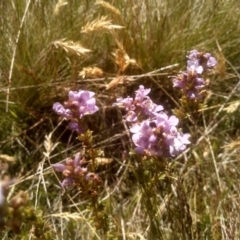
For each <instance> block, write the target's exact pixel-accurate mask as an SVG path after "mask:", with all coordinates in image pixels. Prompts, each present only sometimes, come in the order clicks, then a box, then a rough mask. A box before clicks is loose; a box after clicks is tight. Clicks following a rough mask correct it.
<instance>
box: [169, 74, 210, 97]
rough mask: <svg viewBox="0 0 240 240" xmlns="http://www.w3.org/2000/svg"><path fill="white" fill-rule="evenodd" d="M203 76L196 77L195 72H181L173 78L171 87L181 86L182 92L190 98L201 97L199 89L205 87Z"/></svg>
mask: <svg viewBox="0 0 240 240" xmlns="http://www.w3.org/2000/svg"><path fill="white" fill-rule="evenodd" d="M205 85H206V84H205V81H204V79H203V78H201V77H198V74H196V72H188V73H186V72H182V73H180V74H178V75H177V77H176V78H174V79H173V87H177V88H181V89H182V90H183V93H184V94H185V95H186V96H187V97H188V98H190V99H198V98H201V97H202V96H201V94H200V93H201V90H202V89H203V88H204V87H205Z"/></svg>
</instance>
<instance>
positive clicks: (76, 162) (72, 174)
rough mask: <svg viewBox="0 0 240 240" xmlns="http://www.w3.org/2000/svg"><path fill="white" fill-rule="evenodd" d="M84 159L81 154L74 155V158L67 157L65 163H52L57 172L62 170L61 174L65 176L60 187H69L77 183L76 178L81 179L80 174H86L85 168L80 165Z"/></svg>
mask: <svg viewBox="0 0 240 240" xmlns="http://www.w3.org/2000/svg"><path fill="white" fill-rule="evenodd" d="M83 162H84V159H83V158H82V156H81V155H79V154H77V155H75V157H74V159H71V158H68V159H67V160H66V161H65V164H62V163H55V164H52V167H53V168H54V169H55V171H57V172H62V174H63V176H64V177H65V178H64V180H63V181H62V183H61V185H62V187H69V186H71V185H74V184H75V183H78V180H79V179H81V178H80V177H81V176H85V175H86V174H87V172H88V171H87V168H85V167H82V166H81V165H82V164H83Z"/></svg>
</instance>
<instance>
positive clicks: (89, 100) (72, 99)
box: [53, 90, 99, 133]
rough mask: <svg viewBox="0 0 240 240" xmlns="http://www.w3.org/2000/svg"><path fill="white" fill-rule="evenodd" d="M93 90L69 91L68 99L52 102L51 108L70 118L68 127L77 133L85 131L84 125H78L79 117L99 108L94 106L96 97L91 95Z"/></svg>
mask: <svg viewBox="0 0 240 240" xmlns="http://www.w3.org/2000/svg"><path fill="white" fill-rule="evenodd" d="M94 95H95V93H94V92H91V91H84V90H79V91H78V92H77V91H69V94H68V101H67V102H64V105H62V104H61V103H58V102H57V103H54V104H53V110H54V111H55V112H56V113H57V114H58V115H60V116H62V117H65V118H66V119H69V120H71V122H70V123H69V125H68V127H69V128H70V129H71V130H75V131H77V132H78V133H83V132H85V131H86V129H85V128H84V127H81V126H79V119H81V118H82V117H83V116H85V115H88V114H93V113H95V112H96V111H98V110H99V108H98V107H97V106H96V99H95V98H94V97H93V96H94Z"/></svg>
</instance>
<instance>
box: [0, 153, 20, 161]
mask: <svg viewBox="0 0 240 240" xmlns="http://www.w3.org/2000/svg"><path fill="white" fill-rule="evenodd" d="M0 161H4V162H15V161H16V159H15V157H12V156H9V155H6V154H0Z"/></svg>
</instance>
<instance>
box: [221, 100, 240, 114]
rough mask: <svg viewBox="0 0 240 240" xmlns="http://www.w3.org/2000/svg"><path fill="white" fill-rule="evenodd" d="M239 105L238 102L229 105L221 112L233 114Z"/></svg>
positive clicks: (239, 102)
mask: <svg viewBox="0 0 240 240" xmlns="http://www.w3.org/2000/svg"><path fill="white" fill-rule="evenodd" d="M239 105H240V101H236V102H233V103H230V105H229V106H228V107H225V108H224V109H223V110H224V111H226V112H227V113H234V112H235V111H236V110H237V109H238V107H239Z"/></svg>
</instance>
